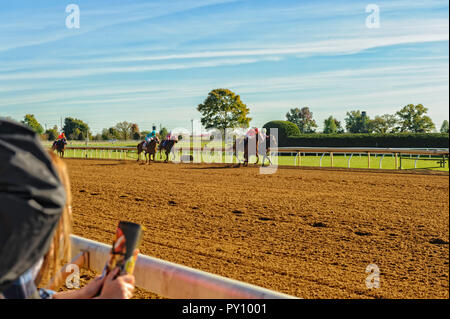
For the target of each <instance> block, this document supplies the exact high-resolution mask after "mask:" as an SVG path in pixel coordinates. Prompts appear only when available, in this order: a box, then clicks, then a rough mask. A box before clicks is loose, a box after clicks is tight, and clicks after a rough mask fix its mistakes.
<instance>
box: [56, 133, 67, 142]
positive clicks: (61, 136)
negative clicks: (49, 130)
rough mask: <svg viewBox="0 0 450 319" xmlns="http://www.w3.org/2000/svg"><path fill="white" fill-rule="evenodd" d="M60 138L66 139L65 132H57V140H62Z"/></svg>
mask: <svg viewBox="0 0 450 319" xmlns="http://www.w3.org/2000/svg"><path fill="white" fill-rule="evenodd" d="M62 139H66V134H65V133H64V132H61V134H59V136H58V138H57V140H62Z"/></svg>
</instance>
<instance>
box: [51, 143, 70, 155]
mask: <svg viewBox="0 0 450 319" xmlns="http://www.w3.org/2000/svg"><path fill="white" fill-rule="evenodd" d="M66 145H67V141H66V139H65V138H63V139H60V140H57V141H54V142H53V145H52V151H55V150H56V151H57V153H58V155H59V157H61V158H64V151H65V149H66Z"/></svg>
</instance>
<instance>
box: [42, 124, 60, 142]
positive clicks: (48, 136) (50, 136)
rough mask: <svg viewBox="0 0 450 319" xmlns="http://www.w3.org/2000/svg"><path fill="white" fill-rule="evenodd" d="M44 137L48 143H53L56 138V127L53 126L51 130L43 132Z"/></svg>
mask: <svg viewBox="0 0 450 319" xmlns="http://www.w3.org/2000/svg"><path fill="white" fill-rule="evenodd" d="M44 135H45V136H46V139H47V140H49V141H54V140H56V139H57V138H58V135H59V134H58V126H56V125H55V126H54V127H53V128H51V129H48V130H46V131H45V133H44Z"/></svg>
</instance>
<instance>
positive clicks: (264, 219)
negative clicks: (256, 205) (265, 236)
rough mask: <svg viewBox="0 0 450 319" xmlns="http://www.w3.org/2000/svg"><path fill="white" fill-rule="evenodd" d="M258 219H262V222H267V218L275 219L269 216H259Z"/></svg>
mask: <svg viewBox="0 0 450 319" xmlns="http://www.w3.org/2000/svg"><path fill="white" fill-rule="evenodd" d="M258 219H259V220H261V221H263V222H267V221H269V220H275V219H273V218H269V217H259V218H258Z"/></svg>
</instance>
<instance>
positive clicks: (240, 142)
mask: <svg viewBox="0 0 450 319" xmlns="http://www.w3.org/2000/svg"><path fill="white" fill-rule="evenodd" d="M253 139H256V143H252V144H253V145H255V146H256V147H251V149H250V150H249V142H250V141H253ZM259 140H260V138H259V134H257V135H255V137H253V138H247V137H245V138H240V139H236V140H235V141H234V144H233V152H234V153H233V154H234V156H236V159H237V160H238V161H239V165H241V160H240V159H239V156H238V151H239V150H242V149H243V150H244V166H248V161H249V158H250V156H252V155H255V156H256V162H255V164H257V163H258V162H259Z"/></svg>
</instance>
